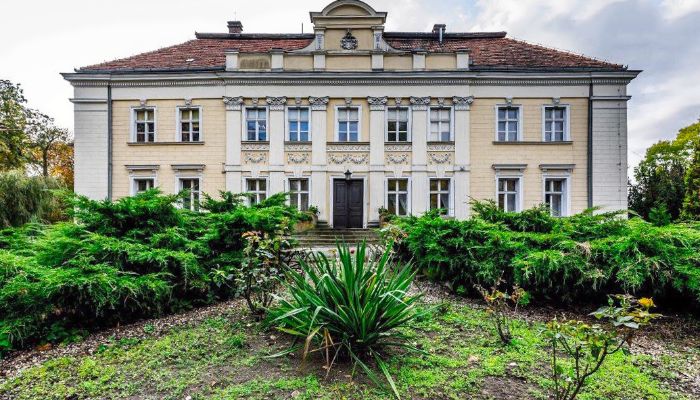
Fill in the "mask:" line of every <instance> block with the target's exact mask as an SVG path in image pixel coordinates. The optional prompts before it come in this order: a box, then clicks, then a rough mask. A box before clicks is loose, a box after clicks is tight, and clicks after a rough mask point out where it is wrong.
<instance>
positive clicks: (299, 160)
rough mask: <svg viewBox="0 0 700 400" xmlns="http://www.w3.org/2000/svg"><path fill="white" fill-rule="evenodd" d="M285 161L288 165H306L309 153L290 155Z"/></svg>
mask: <svg viewBox="0 0 700 400" xmlns="http://www.w3.org/2000/svg"><path fill="white" fill-rule="evenodd" d="M287 160H288V161H289V163H290V164H308V162H309V153H291V154H290V155H289V156H287Z"/></svg>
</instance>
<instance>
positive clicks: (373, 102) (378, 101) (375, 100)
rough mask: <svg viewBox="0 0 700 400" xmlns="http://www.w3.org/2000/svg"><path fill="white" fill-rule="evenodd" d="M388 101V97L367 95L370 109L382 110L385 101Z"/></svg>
mask: <svg viewBox="0 0 700 400" xmlns="http://www.w3.org/2000/svg"><path fill="white" fill-rule="evenodd" d="M388 101H389V98H388V97H368V98H367V102H368V103H369V109H370V110H371V111H383V110H384V107H385V106H386V103H387V102H388Z"/></svg>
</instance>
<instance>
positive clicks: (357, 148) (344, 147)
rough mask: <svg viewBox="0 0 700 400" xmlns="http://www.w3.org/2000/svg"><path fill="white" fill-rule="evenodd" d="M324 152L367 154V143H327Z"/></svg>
mask: <svg viewBox="0 0 700 400" xmlns="http://www.w3.org/2000/svg"><path fill="white" fill-rule="evenodd" d="M326 151H328V152H353V153H358V152H369V143H357V142H347V143H339V142H335V143H329V144H328V145H327V146H326Z"/></svg>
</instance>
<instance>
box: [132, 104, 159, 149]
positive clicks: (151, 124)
mask: <svg viewBox="0 0 700 400" xmlns="http://www.w3.org/2000/svg"><path fill="white" fill-rule="evenodd" d="M155 115H156V110H155V108H139V109H135V110H134V133H135V135H134V139H135V140H136V142H138V143H150V142H155V141H156V117H155Z"/></svg>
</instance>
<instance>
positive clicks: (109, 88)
mask: <svg viewBox="0 0 700 400" xmlns="http://www.w3.org/2000/svg"><path fill="white" fill-rule="evenodd" d="M112 136H113V132H112V83H111V82H108V83H107V200H109V201H112V175H113V170H114V165H113V162H112V158H113V157H112V155H113V144H112V142H113V140H112Z"/></svg>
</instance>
